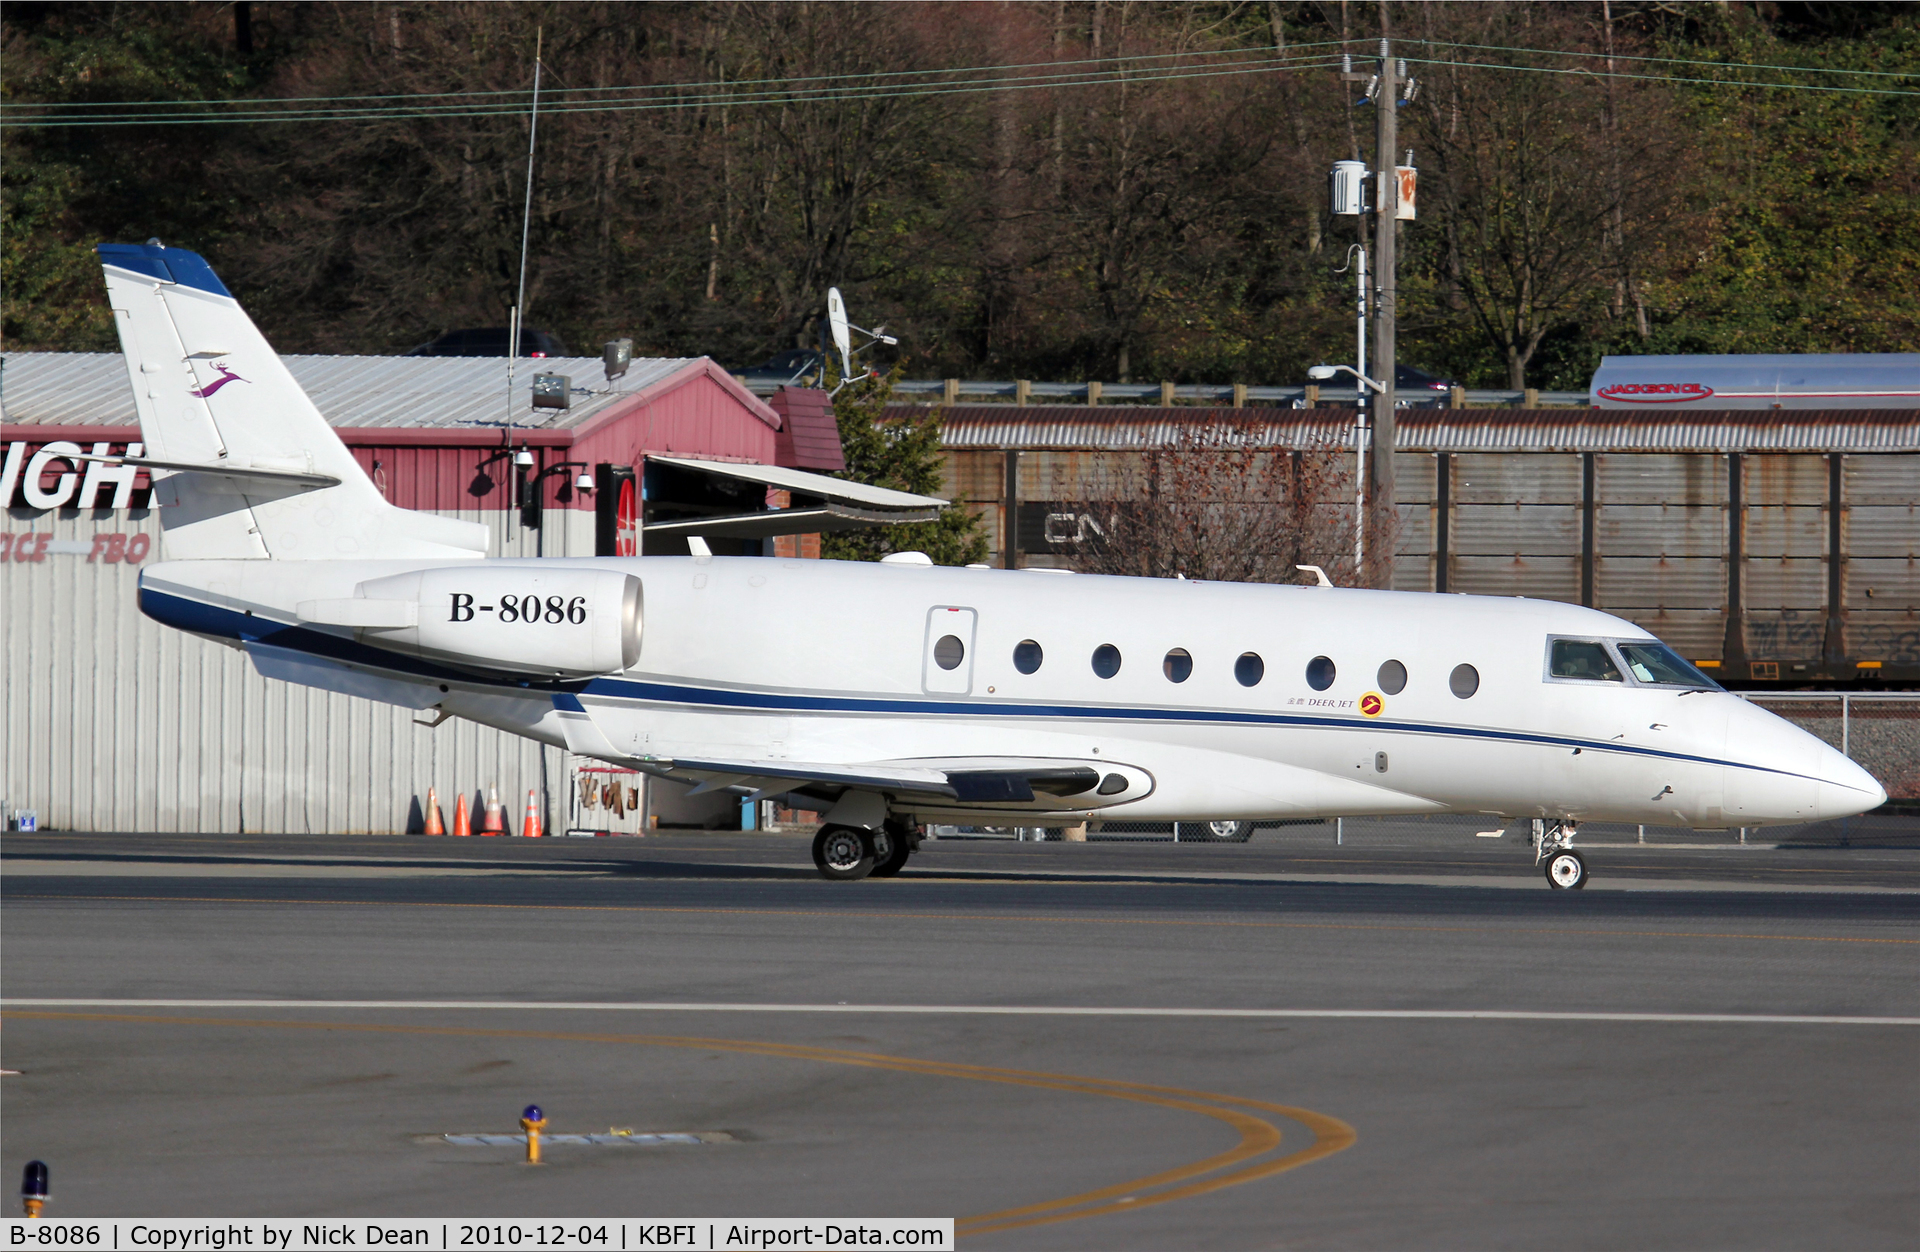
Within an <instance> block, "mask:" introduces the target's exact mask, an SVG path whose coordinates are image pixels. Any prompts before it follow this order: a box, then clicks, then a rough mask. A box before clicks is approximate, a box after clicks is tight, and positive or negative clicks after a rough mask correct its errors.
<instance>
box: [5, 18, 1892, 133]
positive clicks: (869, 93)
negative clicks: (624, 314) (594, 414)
mask: <svg viewBox="0 0 1920 1252" xmlns="http://www.w3.org/2000/svg"><path fill="white" fill-rule="evenodd" d="M1345 42H1346V43H1352V44H1359V43H1364V42H1366V41H1361V40H1348V41H1345ZM1404 42H1406V43H1411V44H1417V45H1421V46H1425V47H1437V48H1449V47H1450V48H1465V49H1472V50H1478V51H1490V52H1511V53H1522V54H1527V55H1535V56H1562V57H1580V58H1588V59H1597V58H1599V57H1602V56H1604V55H1605V54H1602V53H1587V52H1566V51H1559V50H1555V49H1546V48H1523V47H1515V46H1505V45H1496V44H1463V43H1443V42H1441V41H1437V40H1422V39H1416V40H1406V41H1404ZM1340 43H1341V41H1325V42H1321V43H1314V44H1295V45H1291V46H1290V47H1288V48H1285V49H1280V48H1265V47H1263V48H1258V49H1219V50H1215V51H1212V52H1204V53H1151V54H1139V55H1133V56H1125V57H1120V56H1116V57H1103V58H1099V59H1098V60H1095V61H1076V62H1064V61H1042V62H1022V63H1016V64H1009V65H999V66H963V67H953V68H949V69H936V70H889V71H874V72H869V73H861V74H827V75H814V76H808V77H802V78H793V79H739V80H734V81H732V82H727V81H724V80H722V81H715V82H698V83H661V84H644V85H635V86H623V87H583V88H565V89H562V90H561V91H559V92H555V93H553V95H555V96H562V95H564V96H568V97H572V98H568V99H565V100H561V101H559V102H557V103H555V104H553V105H551V106H550V111H551V112H555V113H601V112H651V111H658V110H676V109H690V108H691V109H697V108H704V107H723V106H724V107H733V106H743V107H744V106H749V105H755V104H825V103H839V102H847V101H855V100H863V99H874V98H877V97H878V98H889V99H892V98H902V99H913V98H926V97H932V96H942V95H963V94H977V93H982V92H996V91H1027V90H1035V89H1040V88H1048V87H1052V88H1062V89H1064V88H1074V87H1102V86H1115V85H1119V84H1122V83H1153V82H1169V81H1178V80H1183V79H1195V78H1214V77H1232V76H1239V75H1244V74H1253V73H1265V72H1274V71H1278V70H1284V69H1315V68H1321V67H1325V66H1330V65H1331V64H1332V63H1333V62H1332V60H1331V56H1332V54H1330V53H1321V54H1318V55H1315V56H1310V57H1301V56H1297V55H1295V54H1296V53H1298V52H1300V51H1304V50H1307V49H1318V48H1327V47H1334V46H1339V45H1340ZM1267 53H1278V55H1275V56H1269V55H1263V54H1267ZM1178 58H1187V59H1189V60H1192V59H1194V58H1206V59H1208V60H1203V61H1202V63H1201V64H1199V65H1197V66H1192V65H1154V64H1144V63H1150V62H1164V61H1169V60H1175V59H1178ZM1225 58H1237V59H1233V60H1227V59H1225ZM1405 59H1406V60H1408V61H1411V62H1413V63H1416V64H1423V65H1436V66H1446V67H1449V68H1455V69H1491V70H1502V71H1506V72H1509V73H1534V74H1558V75H1574V76H1582V77H1589V78H1616V79H1622V80H1629V81H1640V82H1668V83H1679V84H1687V85H1696V86H1716V87H1741V88H1765V89H1768V90H1784V91H1811V92H1821V93H1830V94H1841V95H1871V96H1912V95H1920V90H1911V89H1902V88H1894V87H1843V86H1824V85H1819V84H1813V83H1795V82H1765V81H1758V80H1753V79H1731V78H1705V77H1694V76H1683V75H1674V74H1636V73H1628V72H1624V71H1612V72H1609V71H1605V70H1600V69H1595V68H1566V67H1558V66H1542V65H1515V64H1503V63H1500V62H1495V61H1480V60H1447V59H1441V58H1437V57H1427V58H1422V57H1408V58H1405ZM1615 59H1616V60H1625V61H1633V62H1638V63H1661V64H1674V65H1704V66H1713V67H1715V68H1719V69H1724V70H1739V69H1752V70H1755V71H1765V72H1790V73H1798V72H1809V73H1814V72H1830V73H1846V74H1860V75H1869V76H1871V75H1876V74H1877V75H1879V76H1883V77H1889V78H1902V79H1904V78H1920V74H1909V73H1906V72H1892V71H1889V72H1885V73H1881V72H1879V71H1871V70H1828V71H1823V70H1820V69H1818V68H1817V67H1797V66H1766V65H1756V66H1742V65H1736V64H1734V63H1730V62H1717V61H1691V60H1683V59H1681V58H1674V57H1629V56H1616V58H1615ZM1135 65H1139V66H1140V67H1139V68H1128V67H1130V66H1135ZM1069 67H1071V68H1069ZM1094 67H1097V68H1094ZM1009 71H1012V72H1013V73H1014V74H1015V76H1014V77H1004V76H1002V77H973V78H959V79H953V78H948V77H946V76H951V75H963V74H973V75H990V74H991V75H1004V74H1005V73H1007V72H1009ZM1035 71H1053V72H1050V73H1037V72H1035ZM943 78H945V81H941V80H942V79H943ZM899 79H918V80H919V81H916V82H909V83H900V82H895V81H888V80H899ZM807 83H820V84H838V85H833V86H795V84H807ZM743 87H746V88H757V90H746V91H742V90H740V89H741V88H743ZM689 91H693V92H696V93H697V94H694V95H692V96H687V95H685V94H683V93H686V92H689ZM612 92H621V93H635V92H646V93H650V97H651V98H646V99H640V100H632V99H628V100H623V101H609V100H598V101H596V100H591V99H580V98H578V97H582V96H591V95H595V94H606V93H612ZM525 94H526V93H525V92H524V91H522V90H513V91H475V92H424V93H407V94H388V95H369V96H331V97H329V96H316V97H283V98H275V99H271V100H225V101H159V102H147V101H141V102H137V107H140V108H146V107H150V106H151V105H152V104H163V105H193V106H196V107H195V108H194V109H193V110H176V111H173V112H167V113H159V114H154V113H149V112H131V113H106V114H98V113H96V114H86V115H82V116H78V117H74V116H61V115H59V114H57V113H48V112H45V111H46V110H53V109H67V108H88V109H94V108H113V107H119V108H123V109H124V108H128V107H136V105H135V102H125V101H122V102H92V103H84V104H60V103H50V104H35V105H12V106H5V105H0V127H13V128H19V127H26V126H38V127H47V128H53V127H74V126H168V125H204V124H208V123H213V124H219V123H234V124H261V123H274V122H355V121H423V120H432V119H435V118H447V119H453V118H482V117H501V116H517V115H519V114H521V113H523V112H525V108H524V107H523V105H522V104H521V103H519V102H518V100H517V99H498V98H499V97H523V96H524V95H525ZM389 100H392V101H425V100H453V101H458V103H451V104H444V105H414V106H412V107H409V106H408V105H405V104H401V105H395V106H391V107H363V106H362V104H361V102H365V103H366V104H373V103H374V102H378V101H389ZM306 103H312V104H323V105H329V104H330V105H333V106H334V107H327V108H264V109H263V108H260V107H259V106H260V105H262V104H306ZM213 106H220V108H221V109H222V110H224V109H227V108H233V109H235V110H236V111H233V112H227V111H217V112H216V111H210V110H211V109H212V107H213ZM242 106H251V107H250V108H248V109H247V110H246V111H238V110H239V109H241V107H242ZM23 110H27V111H29V112H28V115H27V116H24V117H23V116H20V114H21V112H22V111H23Z"/></svg>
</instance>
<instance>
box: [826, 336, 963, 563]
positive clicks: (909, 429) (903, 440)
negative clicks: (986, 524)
mask: <svg viewBox="0 0 1920 1252" xmlns="http://www.w3.org/2000/svg"><path fill="white" fill-rule="evenodd" d="M899 377H900V367H899V366H897V365H896V366H895V367H894V368H893V371H892V372H891V373H889V374H887V375H886V376H885V377H877V376H874V375H868V376H867V377H865V378H856V379H854V380H853V381H852V382H850V383H848V384H847V385H846V386H844V387H842V388H841V389H840V392H839V394H838V395H836V396H835V397H834V399H833V414H834V420H835V421H836V422H838V423H839V426H840V447H841V449H842V451H843V452H844V453H845V455H846V458H847V468H846V469H845V470H844V471H842V472H841V473H840V474H839V475H838V477H841V478H845V479H848V480H850V481H852V482H857V483H867V484H869V485H870V486H874V487H889V488H891V489H893V490H894V491H911V492H913V493H914V494H916V495H923V496H937V495H940V494H942V483H941V473H940V470H941V465H942V464H943V462H944V458H943V457H942V456H941V453H940V410H939V409H927V410H925V412H924V413H921V414H918V415H915V416H913V417H906V418H899V419H897V420H893V421H883V420H881V414H882V413H884V412H885V411H886V407H887V404H888V403H889V402H890V401H891V400H892V399H893V385H894V383H895V382H897V381H898V380H899ZM833 384H834V371H833V369H832V367H831V366H829V367H828V371H827V386H829V387H831V386H833ZM893 552H924V553H926V554H927V555H928V556H930V557H932V558H933V563H934V564H935V565H966V564H969V563H972V562H978V561H984V560H986V559H987V537H986V535H984V534H982V533H981V530H980V519H979V518H977V517H975V516H974V515H973V514H972V513H970V512H968V511H967V508H966V506H965V505H962V504H956V505H954V506H952V507H950V508H948V509H947V510H945V511H944V512H942V513H941V514H940V516H939V517H938V518H937V519H936V520H934V521H931V522H915V523H912V524H911V525H905V526H880V527H875V528H872V529H868V530H856V531H845V532H842V533H839V534H827V535H822V536H821V537H820V555H821V556H823V557H827V558H829V559H832V560H838V561H877V560H879V559H880V558H881V557H883V556H886V555H888V554H889V553H893Z"/></svg>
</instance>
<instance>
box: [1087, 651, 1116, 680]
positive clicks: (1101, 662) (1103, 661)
mask: <svg viewBox="0 0 1920 1252" xmlns="http://www.w3.org/2000/svg"><path fill="white" fill-rule="evenodd" d="M1093 672H1094V673H1096V674H1098V675H1100V677H1102V678H1112V677H1113V676H1114V675H1115V674H1118V673H1119V672H1120V649H1118V648H1116V647H1114V646H1113V645H1112V644H1110V643H1103V644H1101V645H1100V646H1099V647H1097V648H1095V649H1094V650H1093Z"/></svg>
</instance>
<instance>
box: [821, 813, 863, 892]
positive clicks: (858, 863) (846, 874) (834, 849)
mask: <svg viewBox="0 0 1920 1252" xmlns="http://www.w3.org/2000/svg"><path fill="white" fill-rule="evenodd" d="M813 863H814V865H815V867H816V868H818V869H819V871H820V876H821V877H822V878H830V879H832V880H833V881H835V882H853V881H855V880H857V879H861V878H865V877H866V876H867V875H868V874H871V873H872V872H873V849H872V848H871V847H869V846H868V845H867V837H866V835H865V834H864V833H863V832H861V831H858V830H855V829H854V828H853V827H851V826H822V827H821V828H820V833H819V834H817V835H815V836H814V837H813Z"/></svg>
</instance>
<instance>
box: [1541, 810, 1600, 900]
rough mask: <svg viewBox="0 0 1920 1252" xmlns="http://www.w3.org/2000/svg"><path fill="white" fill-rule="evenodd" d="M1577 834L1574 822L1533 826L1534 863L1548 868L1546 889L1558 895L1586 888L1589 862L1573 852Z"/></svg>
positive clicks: (1547, 822)
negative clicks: (1560, 892) (1547, 887)
mask: <svg viewBox="0 0 1920 1252" xmlns="http://www.w3.org/2000/svg"><path fill="white" fill-rule="evenodd" d="M1578 830H1579V826H1578V824H1576V823H1574V822H1564V821H1535V822H1534V823H1533V863H1534V864H1535V865H1541V866H1544V867H1545V868H1546V872H1547V885H1548V886H1549V887H1552V888H1553V889H1554V890H1556V891H1578V890H1580V888H1582V887H1584V886H1586V885H1587V858H1585V857H1583V856H1581V855H1580V854H1579V853H1578V852H1575V851H1574V850H1573V836H1574V834H1575V833H1576V832H1577V831H1578Z"/></svg>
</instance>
